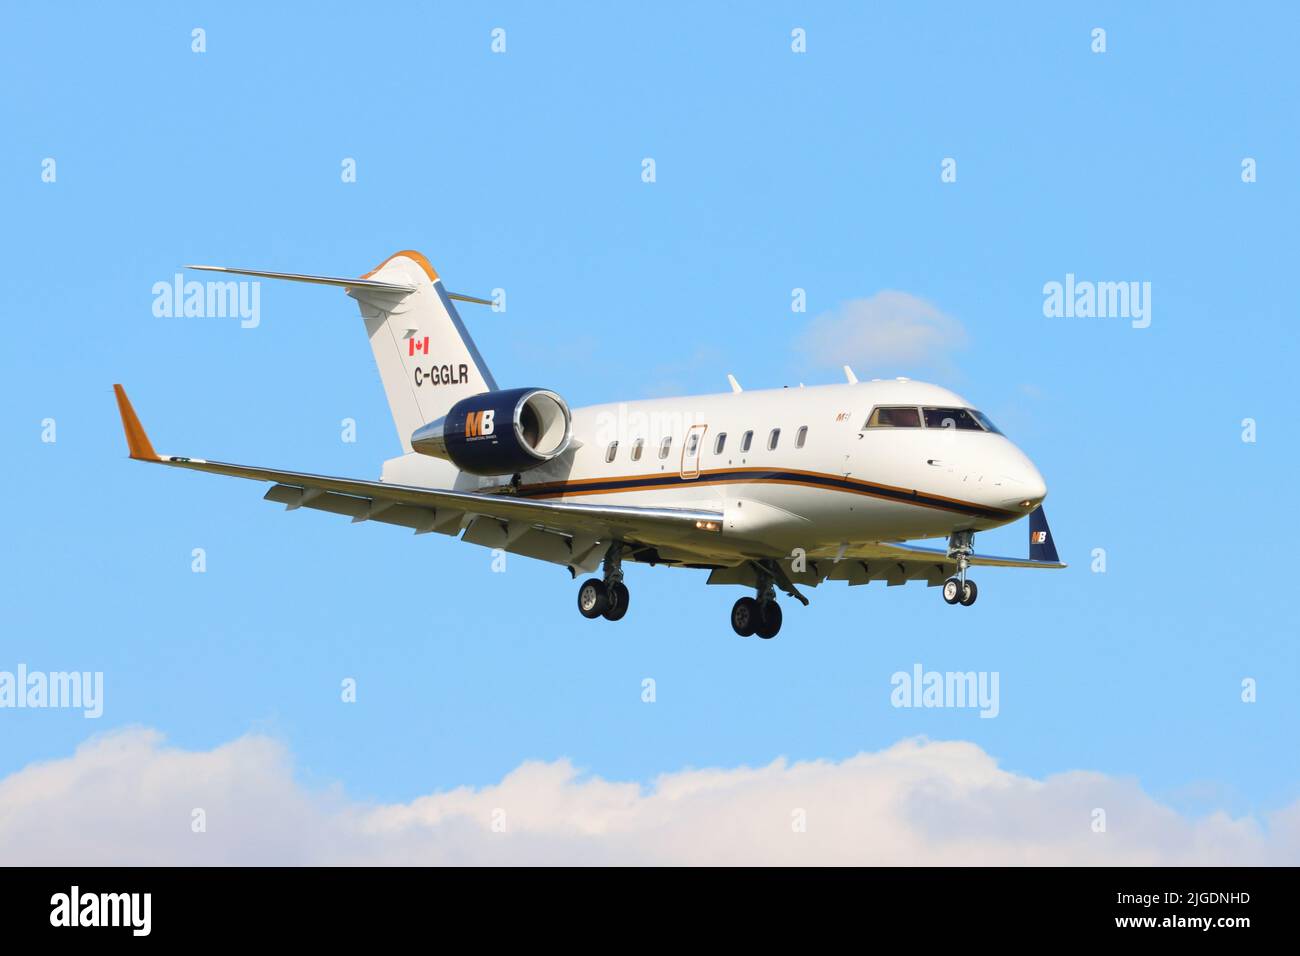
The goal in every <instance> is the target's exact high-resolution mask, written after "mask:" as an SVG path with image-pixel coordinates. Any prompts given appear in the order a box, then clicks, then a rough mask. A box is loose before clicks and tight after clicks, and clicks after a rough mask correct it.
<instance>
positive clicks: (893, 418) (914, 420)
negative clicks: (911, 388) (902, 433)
mask: <svg viewBox="0 0 1300 956" xmlns="http://www.w3.org/2000/svg"><path fill="white" fill-rule="evenodd" d="M867 427H868V428H920V427H921V416H920V415H919V414H918V413H917V411H916V409H915V408H913V407H911V406H907V407H903V406H898V407H890V406H886V405H882V406H878V407H877V408H876V409H875V410H874V411H873V412H872V413H871V417H870V418H868V419H867Z"/></svg>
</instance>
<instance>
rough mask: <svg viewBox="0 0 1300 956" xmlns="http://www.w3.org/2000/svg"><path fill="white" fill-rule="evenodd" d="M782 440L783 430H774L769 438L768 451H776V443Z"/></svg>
mask: <svg viewBox="0 0 1300 956" xmlns="http://www.w3.org/2000/svg"><path fill="white" fill-rule="evenodd" d="M780 440H781V429H779V428H773V429H772V433H771V434H770V435H768V436H767V450H768V451H776V443H777V442H779V441H780Z"/></svg>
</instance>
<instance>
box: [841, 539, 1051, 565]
mask: <svg viewBox="0 0 1300 956" xmlns="http://www.w3.org/2000/svg"><path fill="white" fill-rule="evenodd" d="M846 556H847V557H852V558H855V559H858V560H871V559H872V558H874V559H876V560H879V561H884V560H890V561H904V562H907V561H915V562H917V563H919V564H943V565H950V566H951V567H952V568H954V569H955V568H956V567H957V562H956V561H955V560H953V559H951V558H949V557H948V551H947V549H946V548H922V547H918V546H916V545H911V544H884V543H876V544H868V545H855V546H854V547H852V548H850V549H849V550H848V552H846ZM970 566H971V567H972V568H981V567H983V568H1063V567H1065V565H1064V564H1062V563H1061V562H1060V561H1036V560H1034V559H1033V558H1003V557H999V556H997V555H991V554H972V555H971V556H970Z"/></svg>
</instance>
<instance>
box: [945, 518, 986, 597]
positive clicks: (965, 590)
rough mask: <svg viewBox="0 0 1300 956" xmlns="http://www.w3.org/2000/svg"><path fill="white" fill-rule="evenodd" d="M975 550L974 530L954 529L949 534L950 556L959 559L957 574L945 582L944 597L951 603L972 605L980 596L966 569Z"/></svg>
mask: <svg viewBox="0 0 1300 956" xmlns="http://www.w3.org/2000/svg"><path fill="white" fill-rule="evenodd" d="M974 552H975V532H974V531H954V532H953V533H952V534H950V535H949V536H948V557H949V558H953V559H956V561H957V574H956V576H955V577H951V578H949V579H948V580H947V581H944V582H943V599H944V600H945V601H947V602H948V603H949V604H960V605H961V606H962V607H970V606H971V605H972V604H974V603H975V598H976V597H978V596H979V593H980V592H979V588H977V587H976V586H975V582H974V581H969V580H967V578H966V569H967V568H968V567H970V556H971V555H972V554H973V553H974Z"/></svg>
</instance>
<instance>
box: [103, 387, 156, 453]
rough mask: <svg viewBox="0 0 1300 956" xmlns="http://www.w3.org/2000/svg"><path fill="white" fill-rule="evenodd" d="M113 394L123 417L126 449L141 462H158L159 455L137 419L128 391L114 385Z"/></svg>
mask: <svg viewBox="0 0 1300 956" xmlns="http://www.w3.org/2000/svg"><path fill="white" fill-rule="evenodd" d="M113 394H114V395H116V396H117V410H118V412H119V413H120V414H121V415H122V431H124V432H126V447H127V449H128V450H129V451H130V453H131V457H132V458H137V459H139V460H141V461H158V453H157V452H156V451H154V450H153V445H151V444H150V443H149V436H148V435H146V434H145V433H144V426H143V425H141V424H140V419H139V418H137V417H136V414H135V409H134V408H132V407H131V400H130V399H129V398H127V397H126V389H124V388H122V386H121V385H114V386H113Z"/></svg>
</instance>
